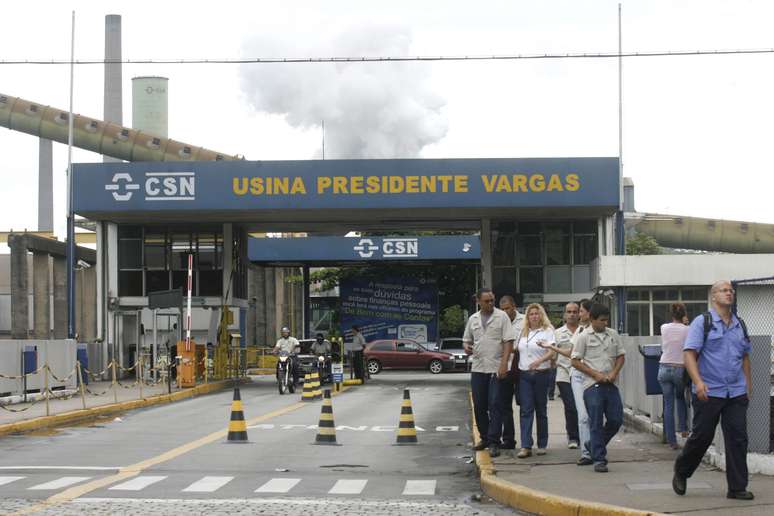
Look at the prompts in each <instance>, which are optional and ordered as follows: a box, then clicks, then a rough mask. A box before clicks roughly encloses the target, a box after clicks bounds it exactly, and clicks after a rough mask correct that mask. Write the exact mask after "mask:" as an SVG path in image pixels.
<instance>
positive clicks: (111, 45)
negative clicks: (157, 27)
mask: <svg viewBox="0 0 774 516" xmlns="http://www.w3.org/2000/svg"><path fill="white" fill-rule="evenodd" d="M121 67H122V64H121V15H119V14H108V15H106V16H105V99H104V102H105V107H104V110H105V111H104V116H103V119H104V120H105V121H106V122H113V123H115V124H117V125H123V110H122V102H123V96H122V94H121ZM102 159H103V161H104V162H106V163H107V162H116V161H121V160H118V159H115V158H111V157H109V156H103V158H102Z"/></svg>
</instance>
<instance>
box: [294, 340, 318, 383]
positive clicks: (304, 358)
mask: <svg viewBox="0 0 774 516" xmlns="http://www.w3.org/2000/svg"><path fill="white" fill-rule="evenodd" d="M298 344H299V345H300V346H299V347H300V349H299V350H298V353H296V360H297V361H298V377H299V379H300V380H302V381H303V379H304V375H305V374H311V373H313V372H314V371H316V370H317V357H316V356H315V355H313V354H312V344H314V339H299V341H298Z"/></svg>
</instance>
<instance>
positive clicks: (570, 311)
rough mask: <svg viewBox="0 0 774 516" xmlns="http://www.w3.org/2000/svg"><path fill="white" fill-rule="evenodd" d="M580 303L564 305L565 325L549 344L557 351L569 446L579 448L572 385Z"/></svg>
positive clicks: (559, 382)
mask: <svg viewBox="0 0 774 516" xmlns="http://www.w3.org/2000/svg"><path fill="white" fill-rule="evenodd" d="M578 309H579V306H578V303H567V305H566V306H565V307H564V326H562V327H561V328H559V329H558V330H556V331H555V332H554V335H555V336H556V345H553V346H552V345H547V346H545V347H547V348H548V349H551V350H553V351H555V352H556V354H557V359H556V385H557V386H559V396H560V397H561V398H562V404H563V405H564V427H565V430H566V431H567V447H568V448H570V449H573V450H574V449H576V448H578V444H579V437H578V411H577V409H576V407H575V397H574V396H573V393H572V386H571V385H570V374H571V373H572V362H571V361H570V357H571V356H572V336H573V335H574V334H575V332H576V331H577V330H578V323H579V321H580V315H579V311H578Z"/></svg>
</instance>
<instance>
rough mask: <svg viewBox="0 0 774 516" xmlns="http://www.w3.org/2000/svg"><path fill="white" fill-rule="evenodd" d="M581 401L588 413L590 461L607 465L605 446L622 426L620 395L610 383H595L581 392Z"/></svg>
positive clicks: (616, 388)
mask: <svg viewBox="0 0 774 516" xmlns="http://www.w3.org/2000/svg"><path fill="white" fill-rule="evenodd" d="M583 401H584V402H585V404H586V411H587V412H588V413H589V430H591V459H592V460H593V461H594V464H599V463H602V464H607V444H608V443H609V442H610V439H612V438H613V436H614V435H615V434H617V433H618V430H619V429H620V428H621V425H622V424H623V403H622V402H621V394H620V393H619V392H618V387H616V386H615V385H613V384H612V383H595V384H594V385H592V386H591V387H589V388H588V389H586V390H585V391H583Z"/></svg>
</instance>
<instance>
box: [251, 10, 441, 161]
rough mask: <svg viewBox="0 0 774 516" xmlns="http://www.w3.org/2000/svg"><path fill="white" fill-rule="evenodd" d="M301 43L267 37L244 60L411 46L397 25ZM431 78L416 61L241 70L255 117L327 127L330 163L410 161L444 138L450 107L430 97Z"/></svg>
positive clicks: (396, 50) (398, 52)
mask: <svg viewBox="0 0 774 516" xmlns="http://www.w3.org/2000/svg"><path fill="white" fill-rule="evenodd" d="M301 37H302V38H303V41H301V40H300V38H301ZM301 37H299V36H298V35H297V34H290V35H288V34H284V33H283V34H280V33H275V34H262V35H260V36H257V37H255V38H254V39H253V40H252V41H250V42H249V43H248V44H247V45H246V46H245V54H246V55H248V56H251V57H333V56H336V57H345V56H346V57H350V56H358V57H360V56H403V55H408V51H409V48H410V44H411V33H410V31H409V30H407V29H406V28H403V27H397V26H394V25H393V26H385V25H377V26H374V25H363V24H361V25H359V26H358V27H356V28H350V29H347V30H342V31H339V32H335V33H328V34H326V33H324V32H312V31H310V32H307V33H305V34H304V35H303V36H301ZM429 78H430V73H429V65H427V64H422V63H416V62H402V63H385V62H378V63H335V64H334V63H314V64H294V63H290V64H262V65H255V64H253V65H242V68H241V70H240V79H241V87H242V91H243V93H244V94H245V96H246V97H247V100H248V102H249V103H250V104H251V106H252V107H253V108H254V109H255V110H257V111H259V112H265V113H271V114H280V115H284V117H285V119H286V121H287V122H288V123H289V124H290V125H292V126H294V127H299V128H311V127H320V125H321V123H322V121H325V157H326V158H330V159H351V158H412V157H417V156H419V153H420V151H421V150H422V148H423V147H425V146H426V145H429V144H432V143H435V142H437V141H439V140H440V139H441V138H443V137H444V136H445V135H446V131H447V121H446V118H445V117H444V115H443V114H442V113H441V108H442V107H443V106H444V104H445V102H444V100H443V99H442V98H441V97H439V96H438V95H436V94H435V93H433V92H432V91H431V90H430V87H429V84H428V80H429ZM317 157H319V155H318V156H317Z"/></svg>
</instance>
